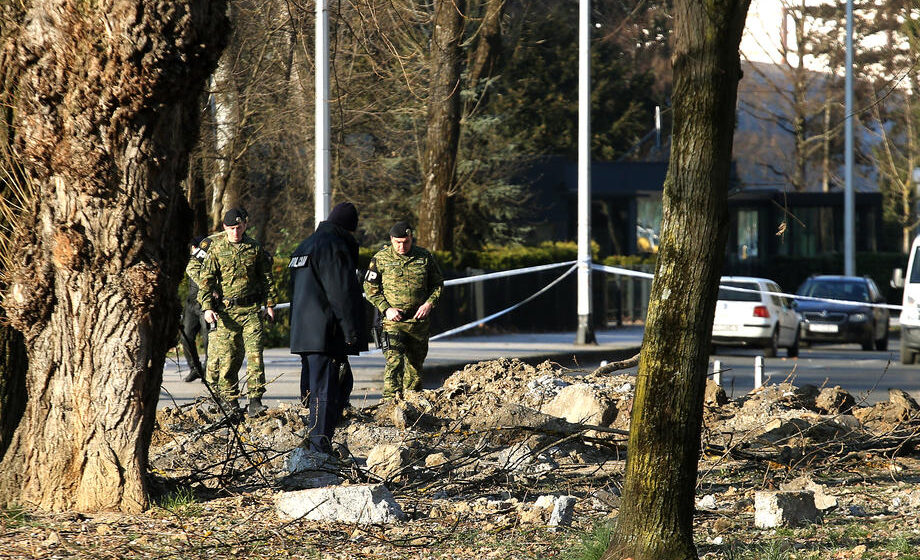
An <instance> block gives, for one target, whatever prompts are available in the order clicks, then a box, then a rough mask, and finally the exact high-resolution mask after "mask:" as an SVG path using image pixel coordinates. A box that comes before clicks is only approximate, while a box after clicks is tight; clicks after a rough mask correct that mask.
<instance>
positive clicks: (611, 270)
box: [591, 264, 903, 311]
mask: <svg viewBox="0 0 920 560" xmlns="http://www.w3.org/2000/svg"><path fill="white" fill-rule="evenodd" d="M591 268H593V269H594V270H600V271H602V272H606V273H608V274H616V275H620V276H633V277H638V278H645V279H649V280H650V279H652V278H654V277H655V275H654V274H650V273H648V272H639V271H636V270H629V269H628V268H618V267H615V266H606V265H601V264H592V265H591ZM719 289H720V290H730V291H733V292H747V293H753V294H760V293H764V294H769V295H771V296H778V297H785V298H790V299H796V300H803V301H823V302H827V303H835V304H839V305H852V306H859V307H881V308H884V309H892V310H894V311H901V310H902V309H903V307H902V306H900V305H892V304H888V303H868V302H864V301H849V300H845V299H831V298H819V297H811V296H800V295H798V294H787V293H785V292H770V291H762V290H753V289H750V288H738V287H735V286H719Z"/></svg>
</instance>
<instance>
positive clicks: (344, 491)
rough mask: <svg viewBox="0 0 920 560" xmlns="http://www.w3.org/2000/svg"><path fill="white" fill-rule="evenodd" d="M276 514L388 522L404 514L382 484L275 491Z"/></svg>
mask: <svg viewBox="0 0 920 560" xmlns="http://www.w3.org/2000/svg"><path fill="white" fill-rule="evenodd" d="M275 511H276V512H277V513H278V517H279V518H281V519H282V520H285V521H288V520H292V519H301V518H302V519H306V520H309V521H339V522H342V523H362V524H390V523H395V522H397V521H402V520H404V519H405V518H406V515H405V514H404V513H403V511H402V508H400V507H399V504H398V503H396V500H395V499H394V498H393V494H391V493H390V491H389V490H388V489H387V487H386V486H384V485H382V484H360V485H355V486H333V487H327V488H315V489H310V490H298V491H295V492H282V493H280V494H276V495H275Z"/></svg>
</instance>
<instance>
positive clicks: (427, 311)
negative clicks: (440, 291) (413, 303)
mask: <svg viewBox="0 0 920 560" xmlns="http://www.w3.org/2000/svg"><path fill="white" fill-rule="evenodd" d="M432 307H434V306H433V305H431V302H429V301H426V302H425V303H423V304H421V305H419V306H418V309H417V310H416V311H415V318H416V319H424V318H425V317H427V316H429V315H431V308H432Z"/></svg>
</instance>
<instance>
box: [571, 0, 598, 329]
mask: <svg viewBox="0 0 920 560" xmlns="http://www.w3.org/2000/svg"><path fill="white" fill-rule="evenodd" d="M577 304H578V331H577V332H576V334H575V344H596V343H597V339H596V338H595V336H594V327H593V325H592V324H591V323H592V317H591V0H579V2H578V302H577Z"/></svg>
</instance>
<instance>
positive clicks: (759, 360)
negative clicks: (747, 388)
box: [754, 356, 763, 389]
mask: <svg viewBox="0 0 920 560" xmlns="http://www.w3.org/2000/svg"><path fill="white" fill-rule="evenodd" d="M761 387H763V356H754V388H755V389H760V388H761Z"/></svg>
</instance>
